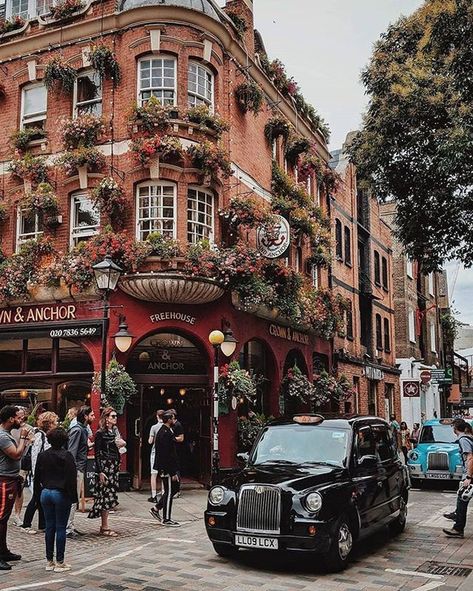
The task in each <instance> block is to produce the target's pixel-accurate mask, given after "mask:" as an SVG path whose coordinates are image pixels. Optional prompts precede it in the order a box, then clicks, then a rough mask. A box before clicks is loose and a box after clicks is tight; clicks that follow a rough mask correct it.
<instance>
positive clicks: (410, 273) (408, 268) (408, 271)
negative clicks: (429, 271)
mask: <svg viewBox="0 0 473 591" xmlns="http://www.w3.org/2000/svg"><path fill="white" fill-rule="evenodd" d="M406 275H407V276H408V277H409V279H414V266H413V264H412V261H411V259H410V258H408V257H407V258H406Z"/></svg>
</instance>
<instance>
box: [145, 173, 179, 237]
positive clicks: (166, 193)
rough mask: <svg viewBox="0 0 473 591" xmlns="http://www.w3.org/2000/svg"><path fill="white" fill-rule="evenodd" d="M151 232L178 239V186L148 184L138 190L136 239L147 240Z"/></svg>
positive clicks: (161, 183)
mask: <svg viewBox="0 0 473 591" xmlns="http://www.w3.org/2000/svg"><path fill="white" fill-rule="evenodd" d="M151 232H159V233H160V234H161V235H162V236H165V237H166V238H175V237H176V185H174V184H172V183H165V182H159V181H156V182H153V181H151V182H147V183H142V184H140V185H138V187H137V189H136V237H137V239H138V240H146V238H147V236H148V234H151Z"/></svg>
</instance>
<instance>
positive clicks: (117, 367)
mask: <svg viewBox="0 0 473 591" xmlns="http://www.w3.org/2000/svg"><path fill="white" fill-rule="evenodd" d="M100 384H101V374H100V373H96V374H95V375H94V380H93V387H94V388H95V389H96V390H97V391H98V392H100ZM105 392H106V394H105V395H104V396H102V397H101V401H102V405H103V406H111V407H112V408H114V409H115V410H116V411H117V413H118V414H120V415H121V414H123V411H124V409H125V405H126V403H127V402H128V401H129V400H131V398H132V397H133V396H134V395H135V394H136V393H137V389H136V384H135V382H134V381H133V379H132V378H131V376H130V375H129V374H128V373H127V372H126V370H125V368H124V366H123V365H121V364H120V363H118V361H117V360H116V359H112V360H111V361H110V363H109V364H108V367H107V369H106V372H105Z"/></svg>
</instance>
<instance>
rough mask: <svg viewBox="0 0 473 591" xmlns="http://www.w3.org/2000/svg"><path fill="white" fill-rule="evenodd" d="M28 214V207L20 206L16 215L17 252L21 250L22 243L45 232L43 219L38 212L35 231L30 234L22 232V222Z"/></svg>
mask: <svg viewBox="0 0 473 591" xmlns="http://www.w3.org/2000/svg"><path fill="white" fill-rule="evenodd" d="M27 215H28V210H27V209H22V208H21V207H18V210H17V215H16V252H18V251H19V250H20V247H21V246H22V244H24V243H25V242H27V241H28V240H37V239H38V238H39V237H40V236H42V235H43V233H44V229H43V223H42V220H41V216H40V214H39V213H38V212H36V213H35V216H34V227H35V229H34V232H30V233H28V234H24V233H23V232H22V227H21V226H22V222H23V219H24V218H25V217H26V216H27Z"/></svg>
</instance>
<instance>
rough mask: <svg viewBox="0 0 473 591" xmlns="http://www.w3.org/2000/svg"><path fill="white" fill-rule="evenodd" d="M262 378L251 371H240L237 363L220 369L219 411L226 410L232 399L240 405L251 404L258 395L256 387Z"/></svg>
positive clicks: (234, 362)
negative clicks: (236, 400) (235, 399)
mask: <svg viewBox="0 0 473 591" xmlns="http://www.w3.org/2000/svg"><path fill="white" fill-rule="evenodd" d="M263 379H264V378H263V377H262V376H259V375H256V374H254V373H253V371H252V370H250V371H248V370H247V369H242V368H241V367H240V364H239V363H238V361H232V362H231V363H227V364H225V365H224V366H222V367H221V368H220V373H219V379H218V398H219V404H220V405H221V410H223V411H225V410H227V412H228V408H229V405H230V402H231V399H232V398H237V399H238V400H239V402H240V403H243V402H248V403H249V404H253V403H254V402H255V400H256V396H257V394H258V386H259V384H261V383H262V381H263Z"/></svg>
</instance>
